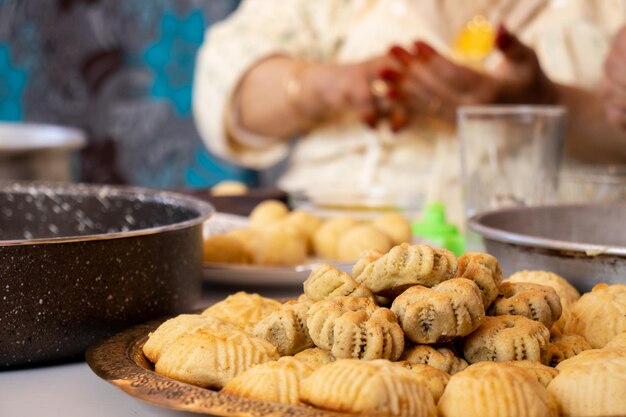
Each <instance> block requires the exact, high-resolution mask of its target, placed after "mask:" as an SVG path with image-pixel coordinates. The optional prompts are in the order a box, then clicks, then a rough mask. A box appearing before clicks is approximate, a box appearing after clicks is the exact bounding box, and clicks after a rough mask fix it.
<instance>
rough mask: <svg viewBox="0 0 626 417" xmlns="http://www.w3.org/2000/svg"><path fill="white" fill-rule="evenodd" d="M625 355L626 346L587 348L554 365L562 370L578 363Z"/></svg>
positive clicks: (574, 366)
mask: <svg viewBox="0 0 626 417" xmlns="http://www.w3.org/2000/svg"><path fill="white" fill-rule="evenodd" d="M624 357H626V348H608V349H607V348H603V349H589V350H584V351H582V352H580V353H579V354H578V355H576V356H572V357H571V358H569V359H565V360H564V361H563V362H561V363H559V364H558V365H557V366H556V369H558V370H559V371H564V370H565V369H568V368H576V367H577V366H579V365H582V364H585V363H588V362H596V361H603V360H608V359H613V358H624Z"/></svg>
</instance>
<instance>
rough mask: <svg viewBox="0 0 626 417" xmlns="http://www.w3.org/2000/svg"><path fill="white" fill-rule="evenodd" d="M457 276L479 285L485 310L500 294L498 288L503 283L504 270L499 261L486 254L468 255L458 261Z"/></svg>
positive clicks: (462, 256)
mask: <svg viewBox="0 0 626 417" xmlns="http://www.w3.org/2000/svg"><path fill="white" fill-rule="evenodd" d="M456 276H457V277H460V278H467V279H471V280H472V281H474V282H475V283H476V285H478V288H479V289H480V292H481V293H482V295H483V304H484V306H485V310H486V309H487V308H489V306H490V305H491V303H493V301H494V300H495V299H496V297H497V296H498V294H499V293H500V292H499V290H498V287H499V286H500V283H501V282H502V270H501V269H500V265H498V260H497V259H496V258H494V257H493V256H491V255H488V254H486V253H466V254H464V255H461V257H460V258H459V261H458V269H457V271H456Z"/></svg>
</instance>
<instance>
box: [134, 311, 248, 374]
mask: <svg viewBox="0 0 626 417" xmlns="http://www.w3.org/2000/svg"><path fill="white" fill-rule="evenodd" d="M198 329H209V330H210V329H215V330H228V331H240V330H241V329H240V328H239V327H237V326H235V325H233V324H231V323H228V322H226V321H223V320H220V319H218V318H216V317H212V316H201V315H200V314H181V315H179V316H176V317H174V318H171V319H169V320H167V321H165V322H164V323H162V324H161V325H160V326H159V327H158V328H157V329H156V330H155V331H154V332H151V333H150V334H149V335H148V340H147V341H146V343H145V344H144V345H143V353H144V355H146V358H148V359H150V361H151V362H152V363H156V361H157V360H158V359H159V357H161V353H162V352H163V351H164V350H166V349H167V348H168V347H169V346H170V345H171V344H172V343H174V342H176V340H177V339H178V338H179V337H181V336H183V335H186V334H189V333H193V332H194V331H196V330H198Z"/></svg>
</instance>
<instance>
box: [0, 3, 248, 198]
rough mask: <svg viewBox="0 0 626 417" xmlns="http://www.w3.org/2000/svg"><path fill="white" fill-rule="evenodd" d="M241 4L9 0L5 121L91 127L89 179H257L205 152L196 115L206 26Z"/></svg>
mask: <svg viewBox="0 0 626 417" xmlns="http://www.w3.org/2000/svg"><path fill="white" fill-rule="evenodd" d="M238 3H239V1H238V0H141V1H135V0H133V1H128V0H49V1H41V0H0V120H2V121H30V122H43V123H56V124H62V125H70V126H77V127H79V128H82V129H84V130H85V132H86V133H87V136H88V142H89V144H88V146H87V147H86V148H85V149H84V150H83V152H82V153H81V167H82V168H81V173H80V178H79V179H80V180H82V181H87V182H98V183H104V182H106V183H123V184H134V185H142V186H151V187H164V188H178V187H207V186H211V185H214V184H215V183H217V182H219V181H221V180H224V179H236V180H240V181H244V182H247V183H250V184H254V183H255V181H256V174H255V172H253V171H251V170H246V169H241V168H239V167H236V166H234V165H231V164H229V163H227V162H225V161H223V160H221V159H219V158H217V157H215V156H213V155H211V154H210V153H209V152H208V151H207V150H206V148H205V147H204V145H203V142H202V141H201V140H200V138H199V136H198V133H197V131H196V128H195V125H194V123H193V118H192V115H191V101H192V94H193V91H192V85H193V76H194V67H195V61H196V53H197V50H198V48H199V47H200V45H201V44H202V41H203V40H204V33H205V30H206V28H207V27H209V26H210V25H212V24H213V23H215V22H217V21H219V20H221V19H223V18H225V17H226V16H228V15H229V14H230V13H231V12H232V11H233V10H234V9H236V7H237V6H238ZM0 140H1V138H0Z"/></svg>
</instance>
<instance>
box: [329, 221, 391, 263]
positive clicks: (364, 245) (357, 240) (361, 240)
mask: <svg viewBox="0 0 626 417" xmlns="http://www.w3.org/2000/svg"><path fill="white" fill-rule="evenodd" d="M391 246H392V245H391V241H390V240H389V238H388V237H387V235H386V234H384V233H382V232H380V231H379V230H377V229H375V228H374V227H372V226H369V225H366V224H362V225H359V226H355V227H352V228H350V229H348V230H347V231H346V232H345V233H344V234H343V235H341V236H340V237H339V243H338V244H337V259H339V260H340V261H355V260H357V259H358V258H359V256H361V254H363V253H364V252H367V251H369V250H377V251H379V252H387V251H389V249H391Z"/></svg>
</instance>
